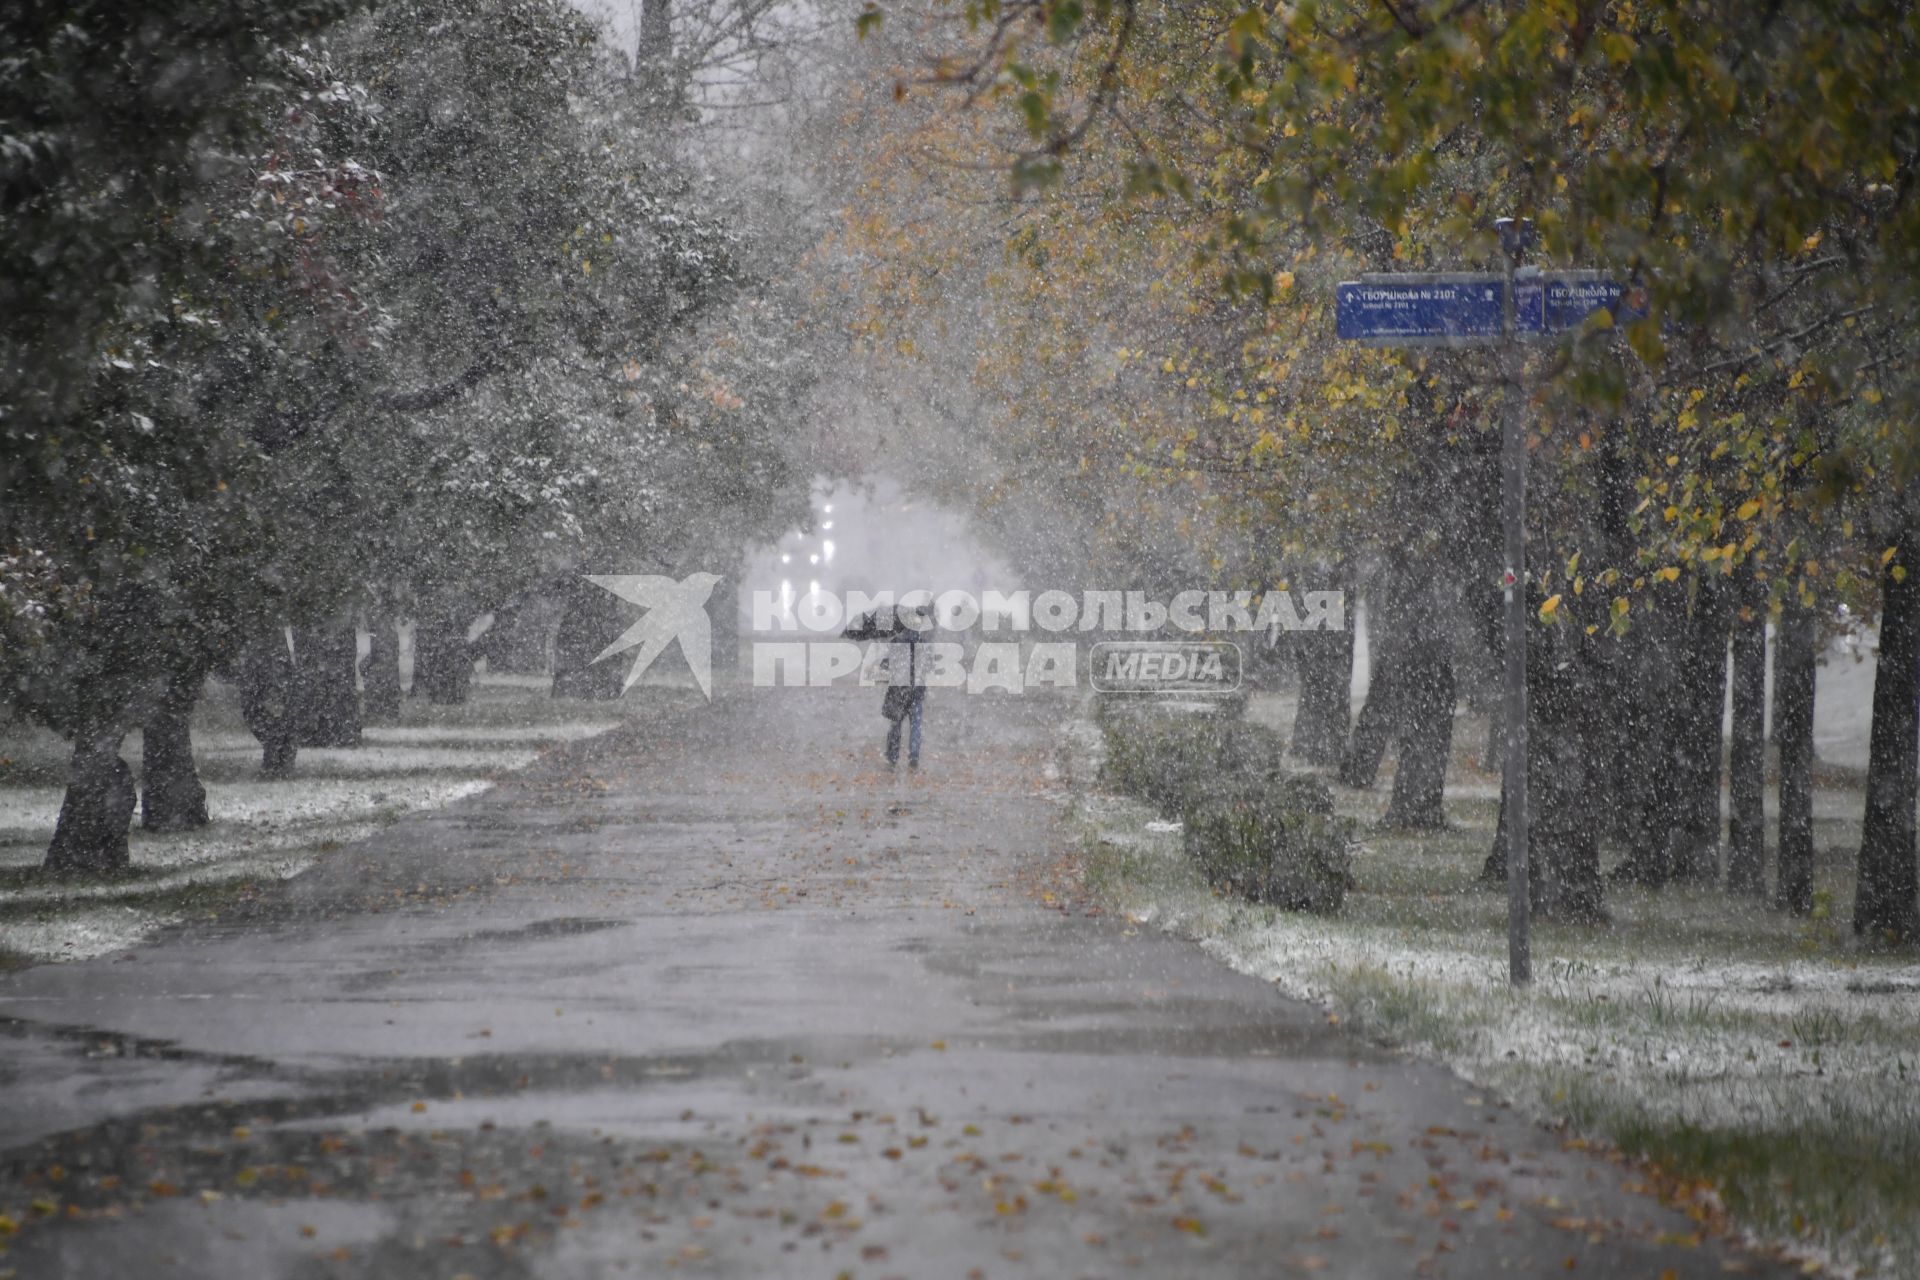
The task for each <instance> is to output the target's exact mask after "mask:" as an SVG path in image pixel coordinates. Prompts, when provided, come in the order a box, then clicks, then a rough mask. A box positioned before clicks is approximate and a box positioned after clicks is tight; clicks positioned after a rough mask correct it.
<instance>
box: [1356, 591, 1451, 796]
mask: <svg viewBox="0 0 1920 1280" xmlns="http://www.w3.org/2000/svg"><path fill="white" fill-rule="evenodd" d="M1434 584H1435V579H1434V578H1433V577H1432V576H1431V575H1429V576H1428V577H1427V578H1426V579H1425V581H1424V582H1423V583H1422V584H1421V585H1420V586H1419V587H1418V588H1416V589H1415V590H1414V591H1412V592H1411V593H1409V599H1408V604H1409V606H1410V607H1411V616H1410V618H1409V625H1408V627H1407V629H1406V632H1405V639H1406V640H1407V644H1406V645H1405V646H1404V647H1403V648H1402V649H1401V652H1400V664H1399V665H1400V670H1401V692H1400V697H1399V703H1400V706H1399V717H1398V718H1399V736H1398V738H1397V739H1396V741H1395V744H1394V754H1395V759H1396V761H1397V763H1396V765H1395V770H1394V775H1393V798H1392V799H1391V800H1390V801H1389V802H1388V804H1387V816H1386V825H1387V826H1389V827H1401V828H1420V829H1429V830H1431V829H1435V828H1439V827H1443V826H1445V825H1446V807H1445V805H1444V803H1443V801H1444V799H1445V793H1446V782H1447V762H1448V760H1449V759H1450V758H1451V757H1452V754H1453V708H1454V703H1455V701H1456V691H1455V688H1454V680H1453V642H1452V629H1451V628H1450V627H1448V626H1447V625H1446V611H1445V610H1444V609H1443V608H1442V606H1441V604H1440V602H1439V601H1438V600H1436V599H1435V598H1434V597H1435V590H1436V587H1435V585H1434ZM1368 701H1372V699H1371V698H1369V699H1368ZM1362 714H1363V715H1364V712H1363V713H1362ZM1355 736H1356V737H1357V736H1358V731H1357V730H1356V731H1355Z"/></svg>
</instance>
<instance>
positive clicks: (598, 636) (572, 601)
mask: <svg viewBox="0 0 1920 1280" xmlns="http://www.w3.org/2000/svg"><path fill="white" fill-rule="evenodd" d="M561 605H562V612H561V614H560V630H559V632H558V634H556V635H555V637H554V642H553V696H554V697H556V698H591V699H594V700H596V701H601V702H606V701H611V700H612V699H614V698H617V697H619V696H620V693H621V689H620V683H621V681H622V680H624V679H625V678H626V669H625V667H624V666H623V665H622V664H620V663H618V662H611V661H609V662H595V661H594V659H595V658H597V657H599V656H600V654H601V652H602V651H604V650H605V649H606V647H607V646H608V645H609V644H612V643H613V641H614V640H616V639H618V638H619V635H620V633H621V632H622V631H623V630H625V629H626V619H625V616H624V614H623V613H622V612H621V609H620V600H619V597H617V596H615V595H614V594H613V593H612V592H610V591H603V590H601V589H600V588H599V587H597V586H595V585H594V584H593V583H591V582H588V581H587V580H586V578H585V577H583V576H580V575H575V576H574V577H572V578H570V579H569V580H568V582H567V585H566V587H565V589H564V590H563V592H562V594H561Z"/></svg>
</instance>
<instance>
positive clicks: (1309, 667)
mask: <svg viewBox="0 0 1920 1280" xmlns="http://www.w3.org/2000/svg"><path fill="white" fill-rule="evenodd" d="M1348 622H1349V624H1351V622H1352V619H1351V617H1349V619H1348ZM1293 645H1294V648H1293V653H1294V664H1295V666H1296V667H1297V668H1298V669H1299V672H1300V700H1299V704H1298V706H1297V707H1296V708H1295V711H1294V716H1293V745H1292V750H1293V754H1294V755H1296V756H1299V757H1300V758H1301V759H1302V760H1306V761H1309V762H1311V763H1313V764H1336V763H1338V762H1339V760H1340V753H1341V752H1342V751H1343V750H1344V749H1345V747H1346V745H1347V728H1348V721H1349V719H1350V718H1351V716H1352V714H1353V627H1352V626H1351V625H1348V626H1346V627H1343V628H1342V629H1341V630H1339V631H1296V632H1294V633H1293Z"/></svg>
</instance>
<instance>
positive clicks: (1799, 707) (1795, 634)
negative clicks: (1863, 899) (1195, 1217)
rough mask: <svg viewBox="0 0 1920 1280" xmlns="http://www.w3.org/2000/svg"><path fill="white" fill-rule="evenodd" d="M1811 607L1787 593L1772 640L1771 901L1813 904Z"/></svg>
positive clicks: (1805, 907) (1801, 907)
mask: <svg viewBox="0 0 1920 1280" xmlns="http://www.w3.org/2000/svg"><path fill="white" fill-rule="evenodd" d="M1815 642H1816V635H1815V626H1814V619H1813V610H1811V609H1809V608H1807V607H1806V606H1804V605H1802V604H1801V603H1800V601H1799V600H1798V599H1796V598H1794V597H1793V596H1792V595H1791V593H1789V596H1788V599H1787V601H1786V603H1785V604H1784V605H1783V606H1782V607H1781V610H1780V628H1779V631H1778V632H1777V633H1776V634H1775V636H1774V641H1773V742H1774V747H1775V749H1776V750H1777V752H1778V754H1779V757H1780V839H1779V853H1778V858H1779V864H1780V865H1779V872H1778V887H1777V890H1776V897H1775V900H1774V902H1775V905H1776V906H1778V907H1779V908H1780V909H1781V910H1783V911H1791V912H1793V914H1795V915H1797V916H1804V915H1807V914H1809V913H1810V912H1811V911H1812V910H1813V677H1814V660H1815V657H1816V654H1815V647H1814V646H1815Z"/></svg>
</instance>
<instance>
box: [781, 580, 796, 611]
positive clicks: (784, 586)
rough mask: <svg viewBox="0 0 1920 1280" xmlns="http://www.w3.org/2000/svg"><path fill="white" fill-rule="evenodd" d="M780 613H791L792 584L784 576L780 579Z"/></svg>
mask: <svg viewBox="0 0 1920 1280" xmlns="http://www.w3.org/2000/svg"><path fill="white" fill-rule="evenodd" d="M780 613H781V615H782V616H787V615H791V614H792V613H793V584H792V583H791V582H788V581H787V580H786V579H785V578H782V579H780Z"/></svg>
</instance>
